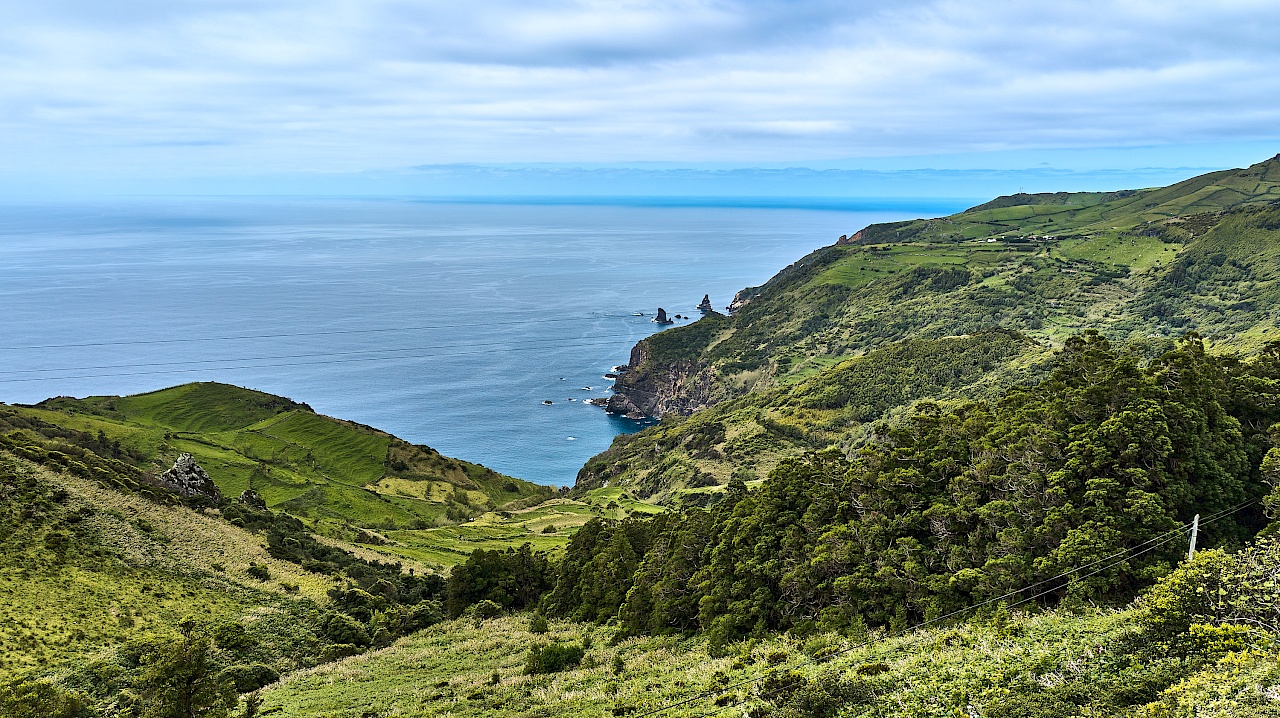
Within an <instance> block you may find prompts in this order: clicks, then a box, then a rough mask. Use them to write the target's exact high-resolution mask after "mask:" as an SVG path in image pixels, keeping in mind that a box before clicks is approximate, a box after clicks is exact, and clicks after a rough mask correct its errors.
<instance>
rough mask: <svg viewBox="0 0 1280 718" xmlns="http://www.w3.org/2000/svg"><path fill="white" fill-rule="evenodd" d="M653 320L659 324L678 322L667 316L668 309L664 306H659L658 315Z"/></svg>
mask: <svg viewBox="0 0 1280 718" xmlns="http://www.w3.org/2000/svg"><path fill="white" fill-rule="evenodd" d="M653 321H655V322H657V323H659V324H675V323H676V322H675V320H674V319H669V318H668V317H667V310H665V309H663V308H662V307H658V316H656V317H654V318H653Z"/></svg>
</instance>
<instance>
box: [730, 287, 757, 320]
mask: <svg viewBox="0 0 1280 718" xmlns="http://www.w3.org/2000/svg"><path fill="white" fill-rule="evenodd" d="M759 293H760V288H759V287H747V288H746V289H740V290H738V293H737V294H735V295H733V301H732V302H729V313H730V314H733V313H734V312H736V311H738V310H739V309H742V308H743V307H745V306H747V302H750V301H751V300H752V299H753V298H755V296H756V295H757V294H759Z"/></svg>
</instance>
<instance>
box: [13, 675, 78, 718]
mask: <svg viewBox="0 0 1280 718" xmlns="http://www.w3.org/2000/svg"><path fill="white" fill-rule="evenodd" d="M86 703H87V701H86V700H85V698H84V696H82V695H80V694H79V693H76V692H74V691H68V690H65V689H64V688H62V687H61V686H59V685H58V684H57V683H55V682H54V681H53V680H52V679H50V678H40V679H36V680H30V679H24V680H18V681H14V682H12V683H9V684H7V685H3V686H0V715H4V716H15V717H16V716H24V717H25V716H32V717H34V716H40V718H87V716H89V709H88V706H87V705H86Z"/></svg>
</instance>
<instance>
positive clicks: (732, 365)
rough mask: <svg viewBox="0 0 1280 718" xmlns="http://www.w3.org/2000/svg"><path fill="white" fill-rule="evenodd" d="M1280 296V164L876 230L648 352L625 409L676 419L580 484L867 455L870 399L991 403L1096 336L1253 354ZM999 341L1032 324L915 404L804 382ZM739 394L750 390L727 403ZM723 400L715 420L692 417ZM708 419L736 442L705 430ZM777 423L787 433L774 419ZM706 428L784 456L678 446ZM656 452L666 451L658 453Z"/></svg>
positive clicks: (673, 479)
mask: <svg viewBox="0 0 1280 718" xmlns="http://www.w3.org/2000/svg"><path fill="white" fill-rule="evenodd" d="M1278 304H1280V157H1277V158H1273V159H1270V160H1267V161H1266V162H1262V163H1259V164H1257V165H1253V166H1252V167H1249V168H1247V169H1244V170H1231V171H1225V172H1215V173H1211V174H1208V175H1204V176H1201V177H1197V178H1193V179H1190V180H1187V181H1185V182H1181V183H1178V184H1175V185H1172V186H1170V187H1165V188H1159V189H1149V190H1136V191H1126V192H1113V193H1062V194H1052V195H1048V194H1046V195H1012V196H1009V197H1001V198H999V199H997V200H993V201H992V202H989V203H987V204H984V205H979V206H978V207H975V208H973V209H970V210H967V211H965V212H961V213H958V214H955V215H951V216H949V217H944V218H940V219H932V220H916V221H911V222H898V223H891V224H882V225H872V226H870V227H867V228H865V229H863V230H862V231H860V232H857V233H855V234H854V235H853V236H852V237H845V238H842V239H841V241H840V242H838V243H836V244H834V245H831V246H828V247H824V248H822V249H819V250H817V251H815V252H813V253H811V254H809V255H808V256H806V257H804V258H802V259H801V260H799V261H797V262H796V263H794V264H792V265H791V266H789V267H787V268H785V269H784V270H782V271H781V272H779V273H778V274H777V275H776V276H775V277H774V278H773V279H771V280H770V281H769V282H768V283H767V284H765V285H764V286H762V287H758V288H753V289H749V290H744V291H743V292H742V293H740V295H739V297H738V298H737V299H736V300H735V309H734V312H733V313H732V314H731V315H730V316H724V315H719V314H711V315H709V316H707V317H704V318H703V319H701V320H699V321H698V322H695V323H693V324H691V325H688V326H683V327H677V328H673V329H668V330H666V331H664V332H661V333H659V334H656V335H653V336H651V337H649V338H647V339H645V340H643V341H641V342H640V343H639V344H638V345H637V346H636V348H635V350H633V352H632V357H631V364H632V366H631V369H630V371H628V372H627V373H625V374H623V375H622V376H621V377H620V378H619V380H618V381H617V382H616V385H615V391H616V392H617V396H616V397H615V398H614V399H613V400H612V402H611V408H613V409H614V410H618V411H624V412H630V413H639V414H647V415H651V416H657V415H660V416H663V417H664V422H663V424H662V425H660V426H657V427H653V428H651V429H648V430H646V431H645V432H642V433H641V434H639V435H637V436H635V437H627V438H625V439H622V440H620V441H619V442H618V443H616V444H615V445H614V447H612V448H611V449H610V450H609V451H608V452H606V453H604V454H601V455H600V456H598V457H596V458H594V459H592V460H591V461H590V462H589V463H588V465H587V468H586V469H584V471H583V472H582V473H581V474H580V475H579V481H580V483H581V485H582V486H584V487H592V486H597V485H599V484H600V482H601V481H603V480H607V479H608V477H623V476H627V477H628V478H629V479H630V480H640V479H639V478H638V474H636V473H635V472H636V469H642V471H641V473H644V474H645V476H653V475H655V468H657V467H660V468H661V471H668V470H671V471H672V473H671V475H670V476H669V477H668V478H667V479H664V480H662V481H659V482H657V483H653V482H650V484H651V485H649V486H648V487H647V488H646V493H648V494H653V495H656V494H662V493H664V492H668V491H673V490H680V489H681V488H683V487H685V486H688V483H689V481H690V480H691V479H692V480H694V481H699V480H706V479H703V478H699V477H711V480H712V482H713V483H716V484H723V482H724V480H725V478H726V477H727V476H730V475H732V473H733V472H734V471H737V470H739V469H742V468H743V467H745V468H746V469H748V470H753V469H757V468H758V469H759V470H755V471H753V474H754V477H755V478H759V477H762V476H763V475H764V473H766V471H767V469H768V467H769V466H770V465H772V463H775V462H774V460H773V457H774V456H783V455H788V454H789V452H791V451H792V450H793V449H796V448H800V447H803V448H820V447H822V446H827V445H836V446H842V447H844V448H846V449H847V448H849V447H851V446H855V445H857V442H858V441H859V437H860V436H861V432H862V431H863V430H862V429H859V428H858V427H859V426H861V425H862V424H865V423H866V422H867V421H869V420H871V419H874V418H875V417H876V414H875V413H874V412H871V413H868V407H872V406H874V407H878V409H879V411H893V410H894V408H895V407H896V406H898V405H899V404H901V403H902V401H910V399H911V397H912V396H914V397H921V396H927V395H930V392H941V393H940V394H938V395H939V396H966V395H977V394H972V392H981V391H983V390H984V388H990V387H991V386H999V385H1009V384H1011V383H1016V382H1027V381H1033V380H1035V379H1036V378H1037V377H1038V376H1039V374H1038V372H1039V371H1040V369H1039V367H1042V366H1043V362H1042V361H1039V360H1037V359H1036V358H1035V357H1036V356H1041V357H1043V355H1044V353H1045V352H1047V351H1049V350H1051V349H1052V348H1054V347H1058V346H1061V344H1062V342H1063V341H1065V340H1066V339H1067V338H1069V337H1071V336H1074V335H1077V334H1079V333H1081V332H1083V331H1085V330H1096V331H1099V332H1101V333H1102V334H1103V335H1104V336H1106V337H1108V338H1110V339H1112V340H1113V341H1117V342H1120V343H1123V344H1128V345H1133V346H1135V347H1139V348H1142V349H1141V350H1142V351H1145V352H1147V353H1148V354H1151V353H1158V352H1159V351H1162V350H1163V349H1165V348H1167V347H1168V345H1169V342H1170V341H1171V340H1172V339H1173V338H1176V337H1178V336H1181V335H1183V334H1185V333H1186V332H1197V333H1199V334H1201V335H1202V336H1204V337H1206V338H1207V339H1208V340H1209V342H1210V346H1211V349H1212V351H1217V352H1226V351H1243V352H1245V353H1250V352H1253V351H1256V350H1257V349H1259V348H1260V347H1262V346H1263V345H1265V344H1266V343H1267V342H1270V341H1275V340H1277V339H1280V325H1277V321H1278V320H1280V317H1277V316H1276V315H1275V313H1274V312H1273V311H1272V308H1273V307H1275V306H1277V305H1278ZM994 330H999V331H1013V332H1017V333H1018V334H1019V335H1020V336H1022V337H1024V338H1025V341H1026V342H1027V346H1028V347H1031V348H1029V349H1027V350H1026V351H1019V352H1015V353H1011V354H1008V355H1007V356H1005V357H1004V358H1002V359H999V360H997V361H993V362H987V363H986V365H985V368H984V371H983V375H982V376H968V377H967V378H964V379H963V380H960V381H959V383H956V382H955V381H952V380H950V379H949V380H948V382H947V383H946V385H945V386H936V385H935V386H929V387H928V388H927V389H922V390H920V391H917V392H914V393H911V392H908V394H909V395H901V398H902V401H891V402H883V401H881V402H872V403H871V404H867V403H865V401H866V400H865V397H855V396H849V397H848V399H849V403H847V404H846V405H844V406H842V407H835V406H830V405H828V406H825V407H824V409H825V410H826V411H827V412H828V413H821V412H818V413H812V412H810V413H806V412H803V411H798V409H799V408H800V407H799V406H798V405H797V403H796V399H795V398H794V394H793V392H792V391H791V390H790V389H789V387H792V386H801V385H803V386H804V387H805V388H804V389H802V390H801V391H807V392H814V391H817V392H821V391H824V389H822V388H821V387H822V386H824V384H826V383H828V382H839V381H840V380H839V379H838V378H837V375H831V377H830V378H827V377H826V373H827V372H831V371H833V369H832V368H833V367H835V369H834V370H835V371H838V372H847V371H848V368H847V367H850V366H857V364H856V362H857V361H866V362H869V363H870V364H875V363H877V362H881V363H884V364H885V366H891V365H892V364H893V363H894V362H896V361H898V359H894V358H892V357H893V356H894V354H895V353H896V354H898V355H903V354H911V353H912V351H913V349H912V347H915V346H919V345H918V342H921V341H939V340H944V339H946V338H948V337H957V336H979V335H982V334H984V333H987V332H991V331H994ZM895 347H896V348H895ZM851 360H853V361H852V363H851ZM926 364H927V362H924V363H917V364H915V365H913V366H915V367H916V368H917V369H918V368H919V367H921V366H924V365H926ZM878 376H879V375H878V374H876V373H873V375H872V376H869V377H868V378H867V379H866V381H867V382H868V386H867V391H868V392H873V393H874V392H876V391H879V389H877V388H876V383H877V382H878V381H880V379H879V378H878ZM966 387H971V389H970V388H966ZM738 397H749V398H746V399H742V400H741V401H740V402H739V403H732V402H730V403H729V404H726V405H725V406H723V407H721V406H718V405H720V404H721V403H723V402H729V401H730V400H733V399H736V398H738ZM801 403H803V402H801ZM709 407H716V412H718V413H713V414H712V415H708V416H706V417H702V418H697V419H691V420H689V421H690V422H691V423H687V424H686V423H684V422H685V420H683V419H682V418H681V417H683V416H687V415H689V414H692V413H694V412H696V411H698V410H702V409H707V408H709ZM748 407H750V408H751V409H752V410H753V411H746V409H747V408H748ZM831 412H835V414H839V415H840V416H841V419H839V420H838V422H837V423H839V422H840V421H843V422H844V423H843V426H842V428H840V429H836V428H835V425H833V424H832V423H831V422H832V420H833V419H834V418H835V414H832V413H831ZM695 416H700V415H695ZM712 416H715V417H720V418H717V419H716V420H717V421H720V422H721V423H723V424H724V429H723V431H721V429H720V428H716V427H713V428H712V430H711V431H710V433H708V432H706V431H702V429H701V428H699V427H704V426H710V424H708V422H709V421H711V418H712ZM851 416H857V417H858V418H857V419H856V420H855V421H848V417H851ZM758 417H764V418H765V419H766V422H765V423H764V424H762V423H761V422H760V421H759V420H758ZM779 420H781V422H782V424H786V425H788V426H786V427H784V428H782V429H781V430H772V429H770V428H769V427H770V426H771V424H769V423H768V422H777V421H779ZM693 434H698V435H700V436H701V437H702V438H701V439H698V440H697V441H700V442H704V443H705V442H706V441H711V443H712V444H714V445H715V448H716V450H717V451H719V452H720V454H725V449H726V448H731V447H729V446H728V445H725V444H724V440H722V439H721V438H720V437H721V435H722V434H724V435H726V436H734V435H742V434H745V435H748V436H760V437H762V438H760V439H759V440H758V441H759V442H767V443H770V444H772V445H773V446H772V447H771V448H769V449H768V450H766V451H756V452H753V454H752V455H750V456H743V457H740V460H736V461H731V460H728V459H726V460H721V459H719V458H718V457H717V456H716V455H714V454H711V453H709V452H708V451H705V450H701V456H699V457H693V456H692V455H691V453H690V451H688V450H685V449H684V448H682V447H684V446H686V445H690V446H691V445H692V444H687V443H686V442H690V441H692V440H690V439H689V438H688V437H690V436H692V435H693ZM694 443H697V442H694ZM655 446H662V447H663V458H662V459H658V458H655V457H654V456H652V449H653V447H655ZM667 449H671V451H667ZM693 450H694V452H698V451H700V450H699V449H698V448H697V447H696V446H695V447H693ZM646 452H649V453H648V454H647V453H646ZM725 455H726V456H727V454H725ZM757 455H758V456H759V458H760V459H762V460H763V461H761V460H756V456H757ZM646 463H647V464H648V465H647V466H646ZM654 464H657V467H654ZM673 464H679V466H678V467H675V468H673V466H672V465H673ZM651 467H652V468H651ZM694 468H696V469H697V471H698V472H699V473H698V474H697V477H695V476H694V474H693V473H691V472H692V470H693V469H694ZM645 480H648V479H645Z"/></svg>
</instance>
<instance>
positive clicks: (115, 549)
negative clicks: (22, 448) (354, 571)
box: [0, 453, 331, 678]
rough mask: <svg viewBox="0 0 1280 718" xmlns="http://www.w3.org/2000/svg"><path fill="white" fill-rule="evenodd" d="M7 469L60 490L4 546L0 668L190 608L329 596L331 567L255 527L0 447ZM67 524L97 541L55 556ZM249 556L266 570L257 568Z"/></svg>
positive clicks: (38, 660) (83, 540) (29, 664)
mask: <svg viewBox="0 0 1280 718" xmlns="http://www.w3.org/2000/svg"><path fill="white" fill-rule="evenodd" d="M0 468H4V469H6V470H9V471H19V472H23V473H25V474H28V475H35V476H37V477H38V478H39V481H40V483H41V484H42V485H43V486H44V487H46V489H47V490H50V491H55V492H59V495H60V497H61V498H60V502H61V503H60V504H59V505H58V506H57V508H56V509H55V510H54V511H53V512H52V514H51V515H50V519H51V520H50V521H48V522H47V523H44V524H36V525H35V526H34V528H33V529H30V530H29V531H28V532H27V533H22V532H23V531H24V529H25V528H26V527H27V526H30V525H31V524H24V525H19V526H18V527H17V530H18V531H19V532H20V535H22V536H24V538H25V541H24V542H23V543H16V542H11V543H9V544H8V545H6V546H5V551H4V552H3V554H0V678H5V677H8V676H12V675H17V674H20V673H23V672H25V671H29V670H32V669H48V668H53V667H57V666H60V665H63V664H66V663H69V662H73V661H76V660H79V659H82V658H83V657H85V656H86V655H89V654H92V653H93V652H95V651H98V650H101V649H105V648H109V647H111V646H115V645H119V644H122V643H124V642H126V641H129V640H133V639H137V638H139V637H142V636H148V635H167V634H172V633H174V631H175V630H176V629H175V627H176V626H177V625H178V623H179V622H180V621H182V620H183V619H185V618H188V617H192V616H195V617H198V618H200V619H201V620H206V621H209V622H218V621H224V620H225V621H238V620H241V619H245V618H246V617H247V616H250V615H251V614H252V615H257V614H258V613H260V612H261V611H262V610H272V609H271V607H273V606H278V605H285V604H288V603H291V602H293V601H295V600H297V599H298V598H310V599H312V600H314V601H317V602H327V598H326V597H325V591H326V589H327V588H328V587H329V586H330V585H331V581H329V580H328V579H327V578H326V577H324V576H320V575H318V574H314V573H310V572H307V571H304V570H303V569H302V568H301V567H299V566H297V565H295V564H291V563H288V562H285V561H279V560H277V559H274V558H272V557H271V556H269V555H268V554H267V551H266V548H265V547H264V546H263V544H262V540H261V538H260V537H259V536H256V535H253V534H250V533H248V532H246V531H244V530H242V529H239V528H237V527H235V526H232V525H230V524H228V523H226V522H224V521H221V520H219V519H217V518H216V517H215V516H213V515H211V514H204V513H201V512H199V511H196V510H193V509H189V508H186V507H182V506H162V505H158V504H155V503H153V502H151V501H148V500H147V499H145V498H142V497H140V496H136V495H131V494H125V493H122V492H119V491H115V490H112V489H108V488H104V487H103V486H102V485H100V484H98V483H96V482H92V481H88V480H84V479H80V478H77V477H74V476H68V475H65V474H57V473H54V472H51V471H48V470H47V469H44V468H41V467H38V466H35V465H32V464H30V463H29V462H26V461H22V460H18V459H15V458H13V457H10V456H9V455H7V454H3V453H0ZM68 527H71V528H68ZM12 528H13V527H10V529H12ZM67 532H70V533H69V534H68V533H67ZM62 535H69V536H70V539H69V541H70V542H71V543H72V544H75V545H77V546H79V547H81V548H96V549H97V550H96V552H95V553H94V554H93V555H92V556H86V557H82V558H80V559H78V560H77V559H74V558H72V559H60V558H58V553H57V551H55V550H54V549H53V548H51V546H57V545H59V544H58V542H57V540H56V539H57V537H59V536H62ZM250 565H257V566H260V567H264V568H266V570H267V572H268V575H269V576H270V578H268V579H267V580H259V579H256V578H253V577H252V576H250V575H249V574H248V573H247V569H248V568H249V566H250ZM246 620H247V619H246Z"/></svg>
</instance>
